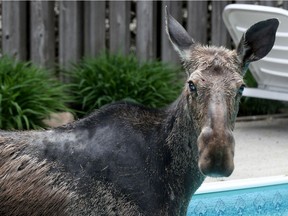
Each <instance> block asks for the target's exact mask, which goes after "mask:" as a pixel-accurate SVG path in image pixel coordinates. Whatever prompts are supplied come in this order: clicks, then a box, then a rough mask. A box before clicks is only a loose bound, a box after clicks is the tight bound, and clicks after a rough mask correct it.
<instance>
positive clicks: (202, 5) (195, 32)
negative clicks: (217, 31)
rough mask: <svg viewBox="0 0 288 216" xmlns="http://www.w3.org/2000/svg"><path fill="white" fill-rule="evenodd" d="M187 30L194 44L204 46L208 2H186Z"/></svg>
mask: <svg viewBox="0 0 288 216" xmlns="http://www.w3.org/2000/svg"><path fill="white" fill-rule="evenodd" d="M187 11H188V17H187V30H188V33H189V34H190V35H191V36H192V37H193V39H194V40H195V41H196V42H200V43H202V44H206V43H207V42H208V38H207V31H208V30H207V27H208V2H207V1H189V2H188V8H187Z"/></svg>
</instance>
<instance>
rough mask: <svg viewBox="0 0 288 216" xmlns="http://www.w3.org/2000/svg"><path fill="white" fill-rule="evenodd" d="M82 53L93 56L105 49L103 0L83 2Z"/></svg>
mask: <svg viewBox="0 0 288 216" xmlns="http://www.w3.org/2000/svg"><path fill="white" fill-rule="evenodd" d="M84 21H85V23H84V36H85V38H84V55H85V56H91V57H95V56H97V55H98V54H100V53H101V52H102V51H104V50H105V48H106V46H105V1H85V2H84Z"/></svg>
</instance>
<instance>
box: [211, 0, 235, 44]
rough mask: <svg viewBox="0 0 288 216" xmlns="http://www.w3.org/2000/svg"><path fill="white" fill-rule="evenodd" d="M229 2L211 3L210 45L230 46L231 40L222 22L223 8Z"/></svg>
mask: <svg viewBox="0 0 288 216" xmlns="http://www.w3.org/2000/svg"><path fill="white" fill-rule="evenodd" d="M229 3H231V1H212V14H211V20H212V21H211V43H212V44H213V45H216V46H226V47H230V46H231V42H230V41H231V39H230V36H229V33H228V31H227V30H226V27H225V24H224V22H223V20H222V12H223V9H224V7H225V6H226V5H227V4H229Z"/></svg>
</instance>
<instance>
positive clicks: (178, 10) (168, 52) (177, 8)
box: [161, 1, 182, 64]
mask: <svg viewBox="0 0 288 216" xmlns="http://www.w3.org/2000/svg"><path fill="white" fill-rule="evenodd" d="M166 6H167V10H168V11H169V13H170V14H171V15H172V16H173V17H174V18H175V19H176V20H177V21H178V22H179V23H182V2H181V1H163V2H162V6H161V7H162V8H161V10H162V15H161V60H162V61H165V62H168V63H173V64H180V58H179V56H178V55H177V53H176V52H175V51H174V50H173V47H172V45H171V43H170V41H169V39H168V36H167V33H166V17H165V8H166Z"/></svg>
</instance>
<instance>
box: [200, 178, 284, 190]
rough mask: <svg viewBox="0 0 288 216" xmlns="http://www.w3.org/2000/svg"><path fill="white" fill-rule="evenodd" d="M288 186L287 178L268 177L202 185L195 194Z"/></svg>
mask: <svg viewBox="0 0 288 216" xmlns="http://www.w3.org/2000/svg"><path fill="white" fill-rule="evenodd" d="M280 184H288V176H286V175H281V176H269V177H261V178H250V179H237V180H229V181H221V182H209V183H203V184H202V185H201V186H200V188H199V189H198V190H197V191H196V192H195V195H197V194H204V193H215V192H223V191H231V190H241V189H246V188H255V187H265V186H271V185H280Z"/></svg>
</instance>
